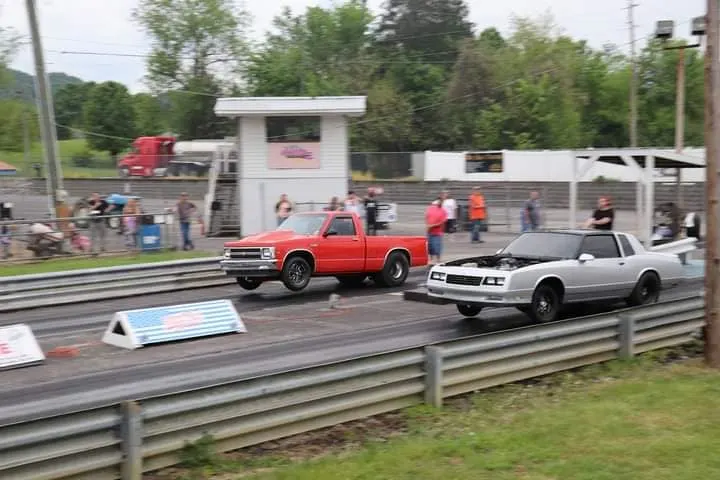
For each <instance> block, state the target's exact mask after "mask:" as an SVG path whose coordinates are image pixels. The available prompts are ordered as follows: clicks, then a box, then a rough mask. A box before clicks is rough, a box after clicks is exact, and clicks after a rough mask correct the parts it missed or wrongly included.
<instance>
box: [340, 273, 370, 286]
mask: <svg viewBox="0 0 720 480" xmlns="http://www.w3.org/2000/svg"><path fill="white" fill-rule="evenodd" d="M335 278H337V281H338V282H340V285H342V286H343V287H353V288H356V287H361V286H362V285H363V283H365V279H366V278H367V275H339V276H337V277H335Z"/></svg>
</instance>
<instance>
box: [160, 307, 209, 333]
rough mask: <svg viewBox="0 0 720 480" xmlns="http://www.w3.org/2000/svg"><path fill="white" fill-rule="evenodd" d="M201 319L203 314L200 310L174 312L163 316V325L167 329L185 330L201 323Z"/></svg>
mask: <svg viewBox="0 0 720 480" xmlns="http://www.w3.org/2000/svg"><path fill="white" fill-rule="evenodd" d="M203 319H204V317H203V314H202V313H200V312H181V313H174V314H172V315H168V316H167V317H165V318H163V327H165V330H167V331H176V330H185V329H187V328H192V327H197V326H198V325H201V324H202V323H203Z"/></svg>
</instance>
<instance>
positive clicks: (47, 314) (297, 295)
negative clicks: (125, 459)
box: [0, 268, 427, 340]
mask: <svg viewBox="0 0 720 480" xmlns="http://www.w3.org/2000/svg"><path fill="white" fill-rule="evenodd" d="M426 276H427V269H425V268H416V269H413V270H411V271H410V275H409V276H408V279H407V283H406V284H405V285H403V286H402V287H398V288H390V289H381V288H379V287H376V286H375V285H374V284H373V283H372V282H371V281H367V282H366V283H365V285H363V286H361V287H353V288H350V287H344V286H342V285H340V284H339V283H338V281H337V280H336V279H335V278H314V279H312V280H311V282H310V285H309V286H308V288H307V289H305V290H303V291H301V292H291V291H290V290H287V289H286V288H285V287H284V286H283V285H282V284H281V283H280V282H268V283H266V284H264V285H262V286H261V287H260V288H258V289H257V290H253V291H251V292H248V291H246V290H243V289H242V288H240V287H239V286H237V285H226V286H221V287H208V288H201V289H191V290H181V291H176V292H168V293H160V294H155V295H141V296H137V297H129V298H128V297H126V298H117V299H108V300H97V301H95V302H84V303H77V304H71V305H59V306H57V307H46V308H45V307H44V308H37V309H31V310H20V311H16V312H10V313H3V314H2V315H0V326H4V325H12V324H16V323H26V324H28V325H30V327H31V328H32V330H33V333H34V334H35V336H36V337H38V338H39V339H40V340H42V339H43V338H46V337H49V336H55V335H72V334H73V333H80V332H92V331H98V332H102V331H103V330H104V329H105V328H106V327H107V325H108V323H110V320H111V319H112V315H113V314H114V313H115V312H118V311H123V310H134V309H139V308H151V307H161V306H167V305H177V304H182V303H193V302H203V301H210V300H221V299H228V300H232V301H233V303H234V304H235V308H236V309H237V310H238V312H239V313H240V314H241V315H242V314H243V313H246V312H250V311H253V310H260V309H264V308H268V307H273V306H289V305H297V306H298V312H301V311H302V306H303V305H304V304H306V303H309V302H320V301H327V300H329V297H330V294H332V293H336V294H338V295H340V296H341V297H358V296H366V295H377V294H378V293H383V292H397V291H402V290H408V289H413V288H416V287H418V285H419V284H420V283H421V282H424V281H425V278H426Z"/></svg>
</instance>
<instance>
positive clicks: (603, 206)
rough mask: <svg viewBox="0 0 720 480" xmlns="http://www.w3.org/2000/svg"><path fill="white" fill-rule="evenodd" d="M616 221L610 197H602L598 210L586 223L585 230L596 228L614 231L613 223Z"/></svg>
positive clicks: (599, 200)
mask: <svg viewBox="0 0 720 480" xmlns="http://www.w3.org/2000/svg"><path fill="white" fill-rule="evenodd" d="M614 220H615V210H614V209H613V207H612V203H611V202H610V199H609V198H608V197H600V198H599V199H598V208H597V209H595V211H594V212H593V213H592V216H591V217H590V218H588V219H587V220H586V221H585V225H584V226H585V228H594V229H595V230H612V229H613V221H614Z"/></svg>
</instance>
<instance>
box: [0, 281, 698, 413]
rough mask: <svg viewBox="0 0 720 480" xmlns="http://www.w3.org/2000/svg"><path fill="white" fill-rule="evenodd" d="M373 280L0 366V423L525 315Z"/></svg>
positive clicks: (449, 335) (490, 328)
mask: <svg viewBox="0 0 720 480" xmlns="http://www.w3.org/2000/svg"><path fill="white" fill-rule="evenodd" d="M369 288H371V287H369ZM700 288H701V287H700V286H699V285H698V284H696V283H693V284H688V285H685V286H683V287H680V288H678V289H675V290H674V291H671V292H667V293H665V294H664V295H663V297H662V299H663V300H671V299H674V298H682V297H686V296H689V295H692V294H695V293H697V292H698V290H699V289H700ZM374 290H375V292H374V293H375V294H369V295H367V296H359V297H357V298H348V299H346V301H345V302H344V304H343V305H341V308H339V309H335V310H332V309H327V308H326V305H325V304H326V302H325V301H324V300H323V301H322V302H315V303H308V304H306V305H304V309H303V310H302V312H301V313H302V314H299V315H294V314H293V312H294V311H295V310H297V306H293V305H290V306H282V307H271V308H266V309H263V310H261V311H259V312H257V313H256V312H249V313H248V314H246V315H245V322H246V324H247V326H248V333H247V334H234V335H224V336H220V337H211V338H206V339H199V340H192V341H187V342H175V343H171V344H165V345H156V346H151V347H146V348H142V349H139V350H134V351H129V350H124V349H117V348H114V347H110V346H107V345H104V344H101V343H99V342H95V343H88V344H87V345H85V346H81V348H80V350H81V353H80V355H79V356H78V357H74V358H48V361H47V363H46V364H44V365H42V366H36V367H29V368H25V369H18V370H10V371H6V372H2V373H0V377H1V378H2V380H3V395H2V396H0V425H4V424H10V423H17V422H20V421H25V420H30V419H33V418H40V417H45V416H51V415H57V414H62V413H68V412H70V411H77V410H82V409H87V408H94V407H100V406H105V405H111V404H115V403H118V402H120V401H122V400H128V399H140V398H143V397H148V396H154V395H162V394H169V393H174V392H180V391H183V390H188V389H194V388H200V387H205V386H210V385H215V384H221V383H224V382H228V381H232V380H239V379H243V378H248V377H255V376H258V375H266V374H269V373H272V372H277V371H282V370H287V369H296V368H301V367H303V366H309V365H315V364H321V363H326V362H332V361H339V360H344V359H350V358H353V357H358V356H363V355H369V354H373V353H380V352H384V351H391V350H396V349H402V348H409V347H415V346H422V345H426V344H428V343H433V342H438V341H444V340H451V339H457V338H462V337H466V336H471V335H477V334H482V333H489V332H495V331H499V330H506V329H511V328H518V327H523V326H527V325H530V323H531V322H530V320H529V319H528V318H527V317H526V316H525V315H523V314H521V313H519V312H518V311H517V310H515V309H508V308H501V309H488V310H487V311H486V312H482V313H481V315H480V316H479V317H478V318H476V319H464V318H462V317H461V316H460V315H459V314H458V313H457V311H456V310H455V308H454V306H452V305H447V306H439V305H430V304H424V303H415V302H407V301H403V300H402V294H401V293H400V292H388V291H386V290H384V289H383V290H381V291H379V292H378V290H377V289H374ZM325 293H326V292H323V295H324V294H325ZM602 311H603V310H599V309H598V310H595V311H585V312H582V313H583V314H591V313H600V312H602ZM604 311H607V309H605V310H604ZM578 313H580V312H578Z"/></svg>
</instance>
